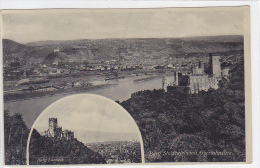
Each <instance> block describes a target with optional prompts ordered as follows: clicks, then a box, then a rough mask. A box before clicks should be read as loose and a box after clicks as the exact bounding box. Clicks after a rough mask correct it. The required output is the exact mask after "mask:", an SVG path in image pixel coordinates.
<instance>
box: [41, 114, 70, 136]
mask: <svg viewBox="0 0 260 168" xmlns="http://www.w3.org/2000/svg"><path fill="white" fill-rule="evenodd" d="M41 135H42V136H46V137H54V138H64V139H66V140H73V139H74V132H72V131H69V130H64V131H62V127H58V119H57V118H49V129H48V130H46V131H44V132H43V133H41Z"/></svg>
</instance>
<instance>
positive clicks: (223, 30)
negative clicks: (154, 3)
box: [3, 7, 247, 43]
mask: <svg viewBox="0 0 260 168" xmlns="http://www.w3.org/2000/svg"><path fill="white" fill-rule="evenodd" d="M246 9H247V7H219V8H217V7H215V8H214V7H211V8H164V9H163V8H161V9H160V8H159V9H52V10H50V9H49V10H48V9H45V10H8V11H3V38H6V39H11V40H14V41H16V42H19V43H28V42H34V41H46V40H75V39H104V38H173V37H190V36H216V35H243V16H244V15H243V12H244V11H245V10H246Z"/></svg>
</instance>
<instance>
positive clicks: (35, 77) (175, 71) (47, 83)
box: [3, 47, 243, 101]
mask: <svg viewBox="0 0 260 168" xmlns="http://www.w3.org/2000/svg"><path fill="white" fill-rule="evenodd" d="M63 54H64V53H63V50H61V49H60V48H59V47H57V48H54V50H53V52H52V53H50V54H49V55H48V56H47V57H46V58H45V59H44V61H42V62H37V63H35V62H32V61H29V62H28V61H27V62H26V61H25V60H22V59H19V58H18V57H11V56H10V57H8V56H5V59H4V74H3V76H4V95H5V101H10V100H15V99H26V98H34V97H38V96H44V95H48V94H59V93H64V92H75V90H77V91H78V92H82V91H88V90H93V89H99V88H104V87H110V86H111V84H107V83H106V84H103V85H100V84H95V81H96V80H101V81H102V80H103V81H107V80H114V79H122V78H127V77H131V76H142V78H139V79H137V80H138V81H139V82H140V81H146V80H148V79H153V77H154V76H159V77H164V78H163V86H162V88H164V89H165V90H166V91H167V89H166V88H167V86H173V85H177V86H189V88H190V93H192V94H193V93H197V92H198V91H200V90H205V91H207V90H208V89H209V88H214V89H217V88H218V81H219V80H220V79H221V78H222V77H227V76H228V70H229V66H231V65H232V64H234V63H236V62H238V61H239V60H241V58H243V55H242V54H232V55H228V56H223V55H220V54H213V55H212V54H211V53H209V54H211V56H206V55H205V54H203V56H199V57H196V56H192V55H190V56H185V55H184V56H183V57H168V58H164V57H159V58H157V59H154V58H153V59H147V58H145V57H144V58H142V57H138V58H137V57H136V56H132V57H126V56H124V57H122V56H120V57H119V58H120V59H112V60H107V61H105V60H103V61H97V62H95V63H89V62H87V61H86V60H84V59H81V60H78V61H74V60H71V59H69V60H64V57H65V56H64V55H63ZM186 55H187V54H186ZM7 58H8V59H7ZM10 58H12V59H10ZM213 58H214V59H213ZM208 75H211V77H210V78H208ZM178 77H179V80H178V79H177V78H178ZM206 80H207V82H206ZM195 81H197V82H195ZM198 81H200V84H198ZM202 82H203V83H207V84H204V86H203V85H202Z"/></svg>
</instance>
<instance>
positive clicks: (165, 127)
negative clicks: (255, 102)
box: [121, 62, 245, 162]
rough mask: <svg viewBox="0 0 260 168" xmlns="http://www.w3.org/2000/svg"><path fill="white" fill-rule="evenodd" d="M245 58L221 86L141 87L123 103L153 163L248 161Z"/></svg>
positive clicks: (147, 158) (146, 154)
mask: <svg viewBox="0 0 260 168" xmlns="http://www.w3.org/2000/svg"><path fill="white" fill-rule="evenodd" d="M243 65H244V64H243V62H241V63H239V64H236V65H235V66H234V67H233V68H232V70H231V71H230V73H231V77H230V80H229V81H228V80H226V79H223V80H222V82H221V83H220V88H219V89H218V90H209V91H208V92H204V91H203V92H200V93H199V94H198V95H189V94H188V93H186V92H184V91H182V90H181V89H175V90H172V91H170V92H166V93H165V92H164V90H153V91H140V92H137V93H135V94H133V95H132V97H131V98H130V99H128V100H127V101H124V102H122V103H121V105H122V106H123V107H124V108H125V109H126V110H127V111H128V112H129V113H130V114H131V115H132V117H133V118H134V119H135V121H136V123H137V124H138V126H139V129H140V131H141V134H142V138H143V141H144V149H145V158H146V161H148V162H212V161H214V162H215V161H217V162H232V161H245V93H244V67H243Z"/></svg>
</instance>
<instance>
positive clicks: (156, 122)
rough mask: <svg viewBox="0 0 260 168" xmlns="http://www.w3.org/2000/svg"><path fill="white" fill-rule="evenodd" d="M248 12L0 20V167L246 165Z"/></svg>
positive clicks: (84, 13) (106, 12) (122, 12)
mask: <svg viewBox="0 0 260 168" xmlns="http://www.w3.org/2000/svg"><path fill="white" fill-rule="evenodd" d="M249 13H250V8H249V7H248V6H237V7H201V8H157V9H156V8H155V9H37V10H2V13H1V14H2V37H3V39H2V48H3V57H2V58H3V60H2V67H3V98H4V109H3V116H4V161H5V165H78V164H80V165H87V164H191V163H192V164H199V163H214V164H216V163H250V162H251V158H252V144H251V141H252V126H251V87H250V86H251V78H250V75H251V72H250V16H249Z"/></svg>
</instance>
